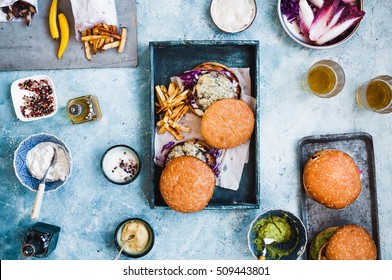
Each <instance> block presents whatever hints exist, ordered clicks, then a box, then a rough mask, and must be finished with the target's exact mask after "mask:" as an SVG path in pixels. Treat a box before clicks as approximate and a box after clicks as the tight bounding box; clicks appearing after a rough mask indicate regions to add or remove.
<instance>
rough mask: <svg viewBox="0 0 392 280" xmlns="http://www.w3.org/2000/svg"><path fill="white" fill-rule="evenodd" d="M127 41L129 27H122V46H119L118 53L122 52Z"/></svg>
mask: <svg viewBox="0 0 392 280" xmlns="http://www.w3.org/2000/svg"><path fill="white" fill-rule="evenodd" d="M126 41H127V29H126V28H125V27H123V28H121V40H120V46H119V47H118V53H122V52H123V51H124V48H125V42H126Z"/></svg>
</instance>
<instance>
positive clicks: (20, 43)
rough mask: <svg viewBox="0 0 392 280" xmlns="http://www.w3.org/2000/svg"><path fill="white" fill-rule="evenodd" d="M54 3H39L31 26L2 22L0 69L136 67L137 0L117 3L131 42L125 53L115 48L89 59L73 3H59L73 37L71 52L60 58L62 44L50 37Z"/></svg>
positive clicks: (67, 51) (41, 0)
mask: <svg viewBox="0 0 392 280" xmlns="http://www.w3.org/2000/svg"><path fill="white" fill-rule="evenodd" d="M51 2H52V1H51V0H39V1H38V13H37V14H35V15H34V16H33V19H32V23H31V25H30V26H26V24H25V23H24V22H16V21H15V22H0V34H1V35H0V36H1V40H0V52H1V59H0V70H44V69H73V68H116V67H136V66H137V63H138V59H137V58H138V50H137V26H136V0H130V1H120V0H117V1H116V9H117V17H118V23H119V25H120V27H121V26H124V27H127V37H128V40H127V43H126V46H125V49H124V52H123V53H121V54H119V53H117V51H116V50H115V49H113V50H108V51H106V52H105V53H100V52H98V53H97V54H96V55H93V59H92V61H88V60H87V59H86V57H85V53H84V49H83V44H82V42H79V41H77V40H76V38H75V28H74V26H75V25H74V18H73V13H72V7H71V2H70V1H69V0H63V1H59V3H58V10H59V12H62V13H64V14H65V15H66V16H67V19H68V23H69V29H70V35H69V43H68V46H67V49H66V51H65V53H64V55H63V57H62V58H61V59H58V58H57V49H58V45H59V42H58V40H57V41H55V40H53V39H52V37H51V36H50V32H49V25H48V15H49V8H50V5H51ZM0 12H1V11H0Z"/></svg>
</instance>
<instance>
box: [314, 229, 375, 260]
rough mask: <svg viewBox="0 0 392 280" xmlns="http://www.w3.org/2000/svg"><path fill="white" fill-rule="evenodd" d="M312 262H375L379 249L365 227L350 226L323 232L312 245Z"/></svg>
mask: <svg viewBox="0 0 392 280" xmlns="http://www.w3.org/2000/svg"><path fill="white" fill-rule="evenodd" d="M310 259H312V260H375V259H377V247H376V244H375V243H374V240H373V238H372V237H371V236H370V234H369V232H367V230H365V229H364V228H363V227H361V226H358V225H355V224H348V225H345V226H342V227H330V228H327V229H325V230H323V231H321V232H320V233H319V234H317V236H316V237H315V238H314V239H313V241H312V243H311V245H310Z"/></svg>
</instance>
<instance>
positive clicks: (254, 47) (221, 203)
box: [149, 41, 260, 209]
mask: <svg viewBox="0 0 392 280" xmlns="http://www.w3.org/2000/svg"><path fill="white" fill-rule="evenodd" d="M206 61H216V62H220V63H223V64H225V65H227V66H228V67H233V68H234V67H236V68H250V75H251V80H252V84H251V87H252V96H253V97H255V98H257V97H258V96H259V69H260V67H259V42H258V41H167V42H150V63H151V65H150V67H151V73H150V79H151V80H150V83H151V84H150V85H151V120H152V122H151V135H152V141H151V154H152V155H154V129H155V123H156V121H157V116H156V114H155V108H154V102H155V101H156V100H155V90H154V87H155V85H158V84H164V85H167V84H168V83H169V82H170V77H172V76H176V75H179V74H181V73H182V72H184V71H186V70H190V69H192V68H194V67H195V66H197V65H198V64H200V63H202V62H206ZM258 102H259V98H257V106H256V111H255V115H256V125H255V131H254V133H253V136H252V139H251V143H250V151H249V162H248V163H247V164H246V165H245V167H244V171H243V173H242V178H241V182H240V187H239V189H238V190H237V191H232V190H228V189H223V188H220V187H216V188H215V191H214V195H213V197H212V199H211V200H210V203H209V204H208V205H207V207H206V209H255V208H259V170H258V166H259V149H258V145H257V143H259V134H260V133H259V129H258V124H259V115H260V114H259V109H260V106H259V103H258ZM161 173H162V168H161V167H159V166H157V165H155V164H154V161H153V160H151V176H152V178H151V179H152V189H151V194H150V198H149V200H150V206H151V208H154V207H162V208H168V206H167V205H166V203H165V202H164V201H163V199H162V196H161V194H160V191H159V178H160V175H161Z"/></svg>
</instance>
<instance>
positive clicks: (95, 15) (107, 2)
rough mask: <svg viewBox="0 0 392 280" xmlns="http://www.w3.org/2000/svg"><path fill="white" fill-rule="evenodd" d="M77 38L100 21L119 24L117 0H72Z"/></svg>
mask: <svg viewBox="0 0 392 280" xmlns="http://www.w3.org/2000/svg"><path fill="white" fill-rule="evenodd" d="M71 5H72V13H73V16H74V20H75V33H76V38H79V32H78V31H83V30H86V29H88V28H92V27H94V26H95V25H97V24H99V23H106V24H108V25H114V26H118V19H117V12H116V1H115V0H71Z"/></svg>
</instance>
